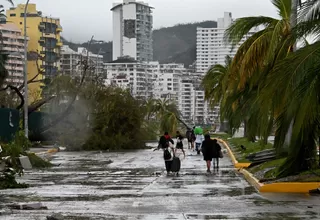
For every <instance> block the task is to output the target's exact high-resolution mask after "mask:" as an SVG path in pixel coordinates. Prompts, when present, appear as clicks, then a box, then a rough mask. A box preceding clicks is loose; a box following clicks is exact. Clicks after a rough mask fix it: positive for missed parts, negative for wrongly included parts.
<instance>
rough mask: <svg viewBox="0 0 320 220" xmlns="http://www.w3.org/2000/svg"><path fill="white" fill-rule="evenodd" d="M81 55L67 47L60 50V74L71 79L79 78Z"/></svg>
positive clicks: (64, 46)
mask: <svg viewBox="0 0 320 220" xmlns="http://www.w3.org/2000/svg"><path fill="white" fill-rule="evenodd" d="M80 60H81V55H80V54H79V53H78V52H76V51H74V50H72V49H71V48H70V47H69V46H68V45H63V46H62V48H61V60H60V62H61V72H62V74H65V75H69V76H71V77H75V76H80V74H81V73H80V70H81V69H80V63H79V62H80Z"/></svg>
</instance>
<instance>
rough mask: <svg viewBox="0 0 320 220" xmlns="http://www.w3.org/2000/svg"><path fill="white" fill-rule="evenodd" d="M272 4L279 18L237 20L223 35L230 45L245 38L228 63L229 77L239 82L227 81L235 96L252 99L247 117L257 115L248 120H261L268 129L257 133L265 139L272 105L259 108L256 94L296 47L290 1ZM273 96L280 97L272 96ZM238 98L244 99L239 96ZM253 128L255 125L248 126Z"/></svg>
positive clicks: (280, 0) (271, 114)
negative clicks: (257, 29) (252, 32)
mask: <svg viewBox="0 0 320 220" xmlns="http://www.w3.org/2000/svg"><path fill="white" fill-rule="evenodd" d="M272 3H273V5H274V6H275V7H276V9H277V10H278V14H279V17H280V19H276V18H271V17H264V16H260V17H245V18H240V19H237V20H236V21H235V22H234V23H233V24H232V25H231V26H230V27H229V28H228V29H227V31H226V33H225V40H226V41H227V42H228V43H231V45H233V46H235V45H238V44H239V43H240V42H241V40H242V39H243V38H245V37H247V38H248V39H247V40H246V41H245V42H244V43H243V44H242V45H241V46H240V47H239V49H238V51H237V53H236V55H235V57H234V59H233V61H232V63H231V66H230V76H229V78H238V80H233V81H230V83H229V87H232V88H235V89H236V91H234V93H235V94H236V93H237V92H238V93H239V94H241V93H243V94H246V96H248V95H250V96H251V97H250V100H251V103H248V104H249V105H250V106H251V107H250V108H249V109H247V111H246V113H247V116H248V115H249V116H252V115H256V119H255V120H248V121H251V122H253V123H256V122H257V121H260V122H262V121H263V123H264V124H265V123H266V122H267V124H268V126H265V129H264V128H263V127H261V130H260V132H259V133H260V134H263V136H268V134H267V133H268V132H269V131H270V130H271V129H270V124H271V125H272V122H273V118H274V116H273V114H274V112H275V106H274V103H273V102H272V99H268V100H266V101H264V102H263V106H261V102H259V94H260V93H261V89H262V88H263V86H264V83H265V79H266V77H267V76H268V74H269V72H270V71H271V70H272V69H273V67H274V66H275V64H276V62H277V61H279V60H281V59H284V58H285V57H287V56H288V54H289V53H291V52H292V48H293V46H294V44H295V38H294V37H293V34H292V28H291V25H290V18H291V11H292V9H291V0H272ZM260 26H263V28H262V29H261V28H260ZM255 28H260V29H261V30H259V31H257V32H256V33H254V34H252V36H249V35H248V34H250V33H251V31H252V30H253V29H255ZM244 91H245V92H244ZM275 95H280V94H278V93H275ZM239 99H240V100H242V99H247V98H246V97H244V96H239ZM255 99H256V100H255ZM254 100H255V101H254ZM239 103H241V102H240V101H239ZM249 126H250V124H249ZM256 126H257V125H256V124H255V125H253V126H251V127H256Z"/></svg>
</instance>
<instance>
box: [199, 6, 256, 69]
mask: <svg viewBox="0 0 320 220" xmlns="http://www.w3.org/2000/svg"><path fill="white" fill-rule="evenodd" d="M232 22H233V19H232V14H231V13H230V12H225V13H224V17H223V18H219V19H218V27H217V28H200V27H198V28H197V62H196V70H197V72H199V73H205V72H206V71H208V69H209V68H210V67H211V66H213V65H215V64H222V65H224V64H225V57H226V56H227V55H229V56H230V57H234V55H235V54H236V52H237V50H238V48H239V46H240V45H241V44H242V43H243V42H244V41H245V40H246V39H247V38H248V37H249V36H251V35H252V34H253V32H252V33H249V34H248V36H246V37H245V38H243V39H242V41H241V42H240V44H239V45H236V46H235V47H234V48H233V49H232V46H231V45H227V44H226V43H225V42H224V34H225V31H226V30H227V28H228V27H229V26H230V25H231V23H232Z"/></svg>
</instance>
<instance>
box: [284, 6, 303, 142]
mask: <svg viewBox="0 0 320 220" xmlns="http://www.w3.org/2000/svg"><path fill="white" fill-rule="evenodd" d="M298 1H299V0H291V9H292V10H291V18H290V26H291V29H293V28H294V27H295V26H296V25H297V20H298ZM296 49H297V44H296V43H294V44H293V45H292V52H295V51H296ZM293 123H294V122H293V121H292V122H291V125H290V127H289V129H288V132H287V135H286V141H285V145H284V146H285V147H287V146H289V145H290V142H291V136H292V127H293Z"/></svg>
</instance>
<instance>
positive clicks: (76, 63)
mask: <svg viewBox="0 0 320 220" xmlns="http://www.w3.org/2000/svg"><path fill="white" fill-rule="evenodd" d="M87 56H88V59H89V71H90V73H92V74H94V75H95V76H103V77H106V76H105V75H104V73H105V72H104V63H103V55H100V54H93V53H92V52H90V51H89V52H88V50H87V49H86V48H83V47H79V48H78V50H77V51H74V50H72V49H71V48H70V47H69V46H67V45H63V46H62V48H61V60H60V62H61V71H62V73H63V74H66V75H70V76H72V77H75V76H81V65H80V63H81V62H82V61H84V60H86V59H87ZM88 77H90V75H89V76H88Z"/></svg>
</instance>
